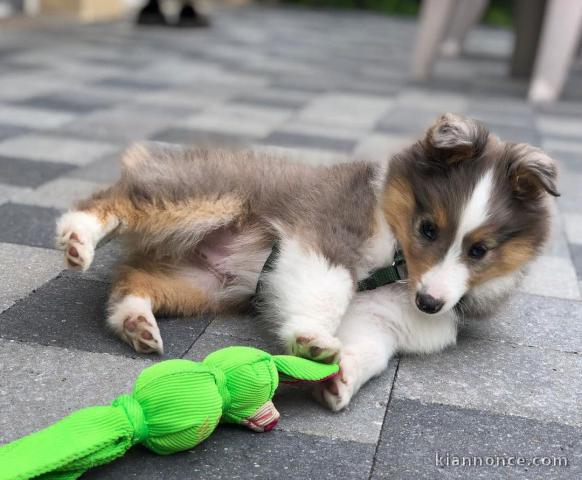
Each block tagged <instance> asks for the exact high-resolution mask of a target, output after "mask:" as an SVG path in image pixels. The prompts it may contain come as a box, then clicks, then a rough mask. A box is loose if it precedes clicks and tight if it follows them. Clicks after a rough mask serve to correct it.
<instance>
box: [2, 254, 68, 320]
mask: <svg viewBox="0 0 582 480" xmlns="http://www.w3.org/2000/svg"><path fill="white" fill-rule="evenodd" d="M0 265H2V268H0V284H2V289H1V290H0V312H2V311H4V310H6V309H7V308H8V307H10V306H11V305H13V304H14V302H15V301H16V300H18V299H20V298H23V297H25V296H26V295H28V294H29V293H30V292H32V291H33V290H34V289H36V288H38V287H40V286H42V285H43V284H44V283H46V282H48V281H49V280H51V279H52V278H54V277H56V276H57V275H58V274H59V272H60V271H61V270H62V256H61V255H60V254H59V253H58V252H55V251H54V250H47V249H44V248H34V247H27V246H26V245H14V244H10V243H0ZM16 272H17V273H18V274H17V275H16V274H15V273H16Z"/></svg>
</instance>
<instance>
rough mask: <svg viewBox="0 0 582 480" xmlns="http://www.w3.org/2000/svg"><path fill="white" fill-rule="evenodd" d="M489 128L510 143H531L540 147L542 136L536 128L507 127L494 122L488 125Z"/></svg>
mask: <svg viewBox="0 0 582 480" xmlns="http://www.w3.org/2000/svg"><path fill="white" fill-rule="evenodd" d="M486 125H487V128H489V130H490V131H491V132H493V133H495V134H496V135H498V136H499V137H500V138H501V139H503V140H505V141H508V142H518V143H529V144H531V145H535V146H540V145H541V136H540V134H539V133H538V131H537V130H536V129H535V128H531V127H522V126H513V125H512V126H507V125H500V124H496V123H492V122H487V123H486Z"/></svg>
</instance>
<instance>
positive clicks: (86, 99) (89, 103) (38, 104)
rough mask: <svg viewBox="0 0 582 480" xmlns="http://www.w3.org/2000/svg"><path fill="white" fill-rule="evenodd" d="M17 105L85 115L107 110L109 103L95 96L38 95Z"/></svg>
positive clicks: (68, 94) (18, 102) (67, 94)
mask: <svg viewBox="0 0 582 480" xmlns="http://www.w3.org/2000/svg"><path fill="white" fill-rule="evenodd" d="M14 103H15V104H17V105H24V106H29V107H33V108H38V109H41V110H57V111H64V112H72V113H87V112H93V111H95V110H99V109H102V108H107V107H108V106H109V105H111V102H110V101H107V100H103V99H100V98H99V97H96V96H93V97H91V96H89V95H82V96H81V95H74V94H70V93H61V94H51V95H39V96H36V97H32V98H27V99H24V100H19V101H17V102H14Z"/></svg>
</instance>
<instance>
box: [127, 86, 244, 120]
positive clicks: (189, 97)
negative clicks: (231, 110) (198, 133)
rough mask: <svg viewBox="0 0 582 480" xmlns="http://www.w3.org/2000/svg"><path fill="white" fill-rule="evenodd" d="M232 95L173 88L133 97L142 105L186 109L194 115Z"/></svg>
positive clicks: (138, 94) (222, 92) (140, 93)
mask: <svg viewBox="0 0 582 480" xmlns="http://www.w3.org/2000/svg"><path fill="white" fill-rule="evenodd" d="M234 95H235V93H234V92H228V91H219V92H213V93H209V92H203V93H196V92H193V91H191V90H187V89H181V88H173V89H172V90H160V91H153V92H152V91H149V90H148V91H144V92H138V93H137V94H136V95H135V101H136V103H138V104H144V105H158V106H162V107H168V106H170V107H172V106H173V107H181V108H184V107H186V108H189V109H190V110H191V113H192V114H194V113H196V112H197V111H200V110H201V109H204V108H209V107H215V106H217V105H220V104H222V103H224V102H225V101H227V100H229V99H230V98H231V97H233V96H234Z"/></svg>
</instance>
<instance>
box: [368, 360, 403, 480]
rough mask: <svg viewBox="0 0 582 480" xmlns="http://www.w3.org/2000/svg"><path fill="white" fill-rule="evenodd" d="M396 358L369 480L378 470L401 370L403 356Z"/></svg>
mask: <svg viewBox="0 0 582 480" xmlns="http://www.w3.org/2000/svg"><path fill="white" fill-rule="evenodd" d="M394 358H395V360H396V367H395V369H394V376H393V377H392V383H391V385H390V393H389V394H388V400H387V401H386V410H384V418H383V419H382V427H380V433H379V434H378V440H377V441H376V445H375V448H374V456H373V457H372V466H371V467H370V474H369V475H368V480H372V476H373V475H374V471H375V470H376V458H377V457H378V450H379V448H380V443H381V442H382V431H383V430H384V425H385V424H386V421H387V420H388V412H389V411H390V403H391V402H392V397H393V396H394V387H395V386H396V380H397V379H398V371H399V370H400V361H401V360H402V358H401V357H400V356H398V357H394Z"/></svg>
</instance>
